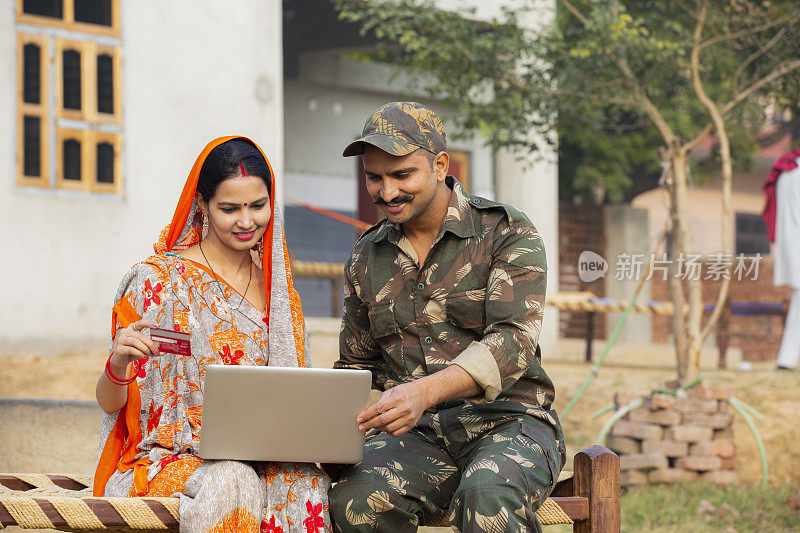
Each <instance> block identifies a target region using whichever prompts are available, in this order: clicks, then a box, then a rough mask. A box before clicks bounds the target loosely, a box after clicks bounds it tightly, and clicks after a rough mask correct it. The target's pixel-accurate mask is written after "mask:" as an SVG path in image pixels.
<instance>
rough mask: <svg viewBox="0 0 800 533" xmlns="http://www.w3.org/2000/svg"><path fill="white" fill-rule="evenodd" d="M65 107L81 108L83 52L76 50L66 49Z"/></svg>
mask: <svg viewBox="0 0 800 533" xmlns="http://www.w3.org/2000/svg"><path fill="white" fill-rule="evenodd" d="M62 57H63V66H64V68H63V70H64V72H63V78H64V87H63V91H64V92H63V94H64V109H80V108H81V54H80V52H78V51H76V50H64V54H63V56H62Z"/></svg>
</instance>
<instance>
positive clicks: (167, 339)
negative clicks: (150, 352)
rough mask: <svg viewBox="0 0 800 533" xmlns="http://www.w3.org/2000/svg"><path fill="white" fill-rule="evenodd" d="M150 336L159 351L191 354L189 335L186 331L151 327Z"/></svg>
mask: <svg viewBox="0 0 800 533" xmlns="http://www.w3.org/2000/svg"><path fill="white" fill-rule="evenodd" d="M150 338H151V339H153V340H154V341H155V342H156V344H157V345H158V350H159V351H160V352H161V353H172V354H175V355H192V345H191V343H190V342H189V339H190V338H191V336H190V335H189V334H188V333H182V332H180V331H172V330H169V329H159V328H151V329H150Z"/></svg>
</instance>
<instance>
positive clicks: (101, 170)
mask: <svg viewBox="0 0 800 533" xmlns="http://www.w3.org/2000/svg"><path fill="white" fill-rule="evenodd" d="M97 183H114V146H113V145H112V144H110V143H100V144H98V145H97Z"/></svg>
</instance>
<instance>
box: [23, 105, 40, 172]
mask: <svg viewBox="0 0 800 533" xmlns="http://www.w3.org/2000/svg"><path fill="white" fill-rule="evenodd" d="M22 129H23V132H22V137H23V141H22V142H23V148H22V153H23V155H22V166H23V173H24V174H25V175H26V176H41V175H42V170H41V157H42V152H41V142H42V140H41V139H42V123H41V121H40V120H39V117H29V116H25V118H24V119H23V125H22Z"/></svg>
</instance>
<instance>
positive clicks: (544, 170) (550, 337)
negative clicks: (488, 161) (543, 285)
mask: <svg viewBox="0 0 800 533" xmlns="http://www.w3.org/2000/svg"><path fill="white" fill-rule="evenodd" d="M494 184H495V193H496V198H497V200H498V201H500V202H503V203H507V204H510V205H513V206H514V207H516V208H518V209H520V210H521V211H522V212H524V213H525V214H526V215H528V218H530V219H531V222H533V224H534V225H535V226H536V229H538V230H539V233H540V234H541V235H542V239H543V240H544V246H545V250H546V252H547V271H548V272H547V293H548V294H554V293H555V292H557V291H558V163H557V160H556V156H555V153H550V154H544V157H541V158H538V157H536V156H523V157H521V156H520V154H518V153H514V152H509V151H507V150H500V151H499V152H498V153H497V154H496V155H495V177H494ZM557 337H558V310H557V309H556V308H554V307H548V308H547V309H546V310H545V313H544V322H543V324H542V332H541V336H540V343H541V345H542V353H543V356H544V357H547V355H548V350H554V349H555V342H556V339H557Z"/></svg>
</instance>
